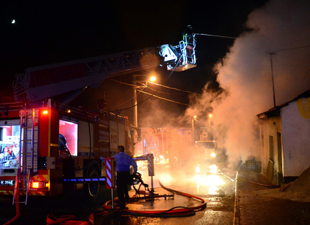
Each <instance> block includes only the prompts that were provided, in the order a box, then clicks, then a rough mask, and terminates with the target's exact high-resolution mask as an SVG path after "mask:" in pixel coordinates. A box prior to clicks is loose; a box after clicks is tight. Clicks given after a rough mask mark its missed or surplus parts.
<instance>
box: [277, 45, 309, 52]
mask: <svg viewBox="0 0 310 225" xmlns="http://www.w3.org/2000/svg"><path fill="white" fill-rule="evenodd" d="M309 47H310V45H304V46H298V47H293V48H284V49H279V50H276V51H274V52H275V53H276V52H284V51H291V50H296V49H301V48H309Z"/></svg>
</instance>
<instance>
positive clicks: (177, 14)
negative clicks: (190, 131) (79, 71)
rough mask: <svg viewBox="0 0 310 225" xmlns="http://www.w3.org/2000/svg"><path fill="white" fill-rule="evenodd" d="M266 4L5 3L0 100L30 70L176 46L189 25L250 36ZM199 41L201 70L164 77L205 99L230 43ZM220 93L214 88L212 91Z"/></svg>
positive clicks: (199, 0)
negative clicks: (250, 19)
mask: <svg viewBox="0 0 310 225" xmlns="http://www.w3.org/2000/svg"><path fill="white" fill-rule="evenodd" d="M265 2H266V1H262V0H253V1H248V0H239V1H228V0H226V1H225V0H219V1H204V0H196V1H195V0H192V1H185V0H181V1H163V0H159V1H145V0H143V1H142V0H134V1H117V0H114V1H54V0H53V1H44V0H41V1H13V0H8V1H7V0H2V1H1V3H0V18H1V19H0V23H1V29H2V32H1V33H2V38H1V40H2V41H1V43H2V46H1V68H0V73H1V78H2V82H1V89H2V93H3V92H6V93H8V92H11V91H12V90H11V84H12V81H13V79H14V76H15V75H16V74H18V73H23V72H24V70H25V69H27V68H29V67H34V66H40V65H47V64H52V63H58V62H65V61H70V60H76V59H83V58H88V57H94V56H100V55H107V54H111V53H120V52H125V51H129V50H136V49H142V48H146V47H156V46H160V45H162V44H172V45H177V44H178V42H179V41H180V40H181V39H182V31H183V30H184V29H185V28H186V26H187V25H188V24H190V25H192V27H193V32H197V33H206V34H218V35H226V36H233V37H237V36H239V35H240V34H241V33H242V32H243V31H245V29H246V28H245V27H244V23H245V21H246V20H247V15H248V14H249V13H250V12H251V11H252V10H253V9H255V8H258V7H261V6H262V5H264V3H265ZM13 19H14V20H15V21H16V22H15V23H14V24H12V20H13ZM197 41H198V42H197V49H196V50H197V59H198V66H197V67H196V68H195V69H194V70H191V71H188V72H185V73H174V74H172V75H171V78H170V79H169V80H166V78H167V76H168V75H169V74H170V72H163V75H162V76H163V79H162V80H161V81H162V83H163V84H165V85H168V86H173V87H176V88H180V89H183V90H188V91H193V92H200V91H201V89H202V88H203V87H204V85H205V84H206V83H207V82H208V81H210V80H211V81H215V79H216V75H215V74H214V73H213V72H212V67H213V65H214V64H215V63H216V62H217V61H219V60H220V59H221V58H222V57H224V56H225V54H226V53H227V51H228V48H229V46H231V45H232V44H233V40H231V39H221V38H215V37H202V36H198V38H197ZM217 85H218V84H217V83H216V82H213V86H214V88H218V86H217ZM106 95H107V94H106ZM177 100H180V99H177ZM185 101H187V100H185ZM187 103H188V102H187ZM169 104H171V103H169ZM167 107H168V106H167Z"/></svg>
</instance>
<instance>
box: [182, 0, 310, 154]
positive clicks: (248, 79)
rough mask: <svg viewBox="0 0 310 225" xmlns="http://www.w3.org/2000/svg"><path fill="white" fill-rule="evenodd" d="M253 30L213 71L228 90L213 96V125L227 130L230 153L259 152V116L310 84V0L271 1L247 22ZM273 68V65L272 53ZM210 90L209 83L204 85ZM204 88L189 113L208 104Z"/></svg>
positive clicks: (208, 100) (219, 134) (307, 87)
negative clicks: (207, 85)
mask: <svg viewBox="0 0 310 225" xmlns="http://www.w3.org/2000/svg"><path fill="white" fill-rule="evenodd" d="M245 26H246V27H247V28H250V29H251V31H250V32H245V33H243V34H242V35H241V36H240V37H239V38H237V39H236V40H235V43H234V45H233V46H232V47H231V49H230V51H229V53H228V54H227V55H226V56H225V58H224V59H223V62H221V63H218V64H217V65H216V66H215V67H214V70H215V72H216V73H218V78H217V80H218V82H219V83H220V85H221V87H222V88H223V89H224V90H225V92H224V93H223V94H225V95H223V94H221V95H220V97H221V99H220V98H216V99H215V100H213V101H212V103H211V106H212V107H213V118H212V122H213V126H214V128H215V129H216V128H219V127H221V129H222V130H223V129H224V130H226V131H227V133H226V134H225V132H224V133H217V137H216V138H217V139H223V140H224V145H225V147H226V148H227V152H228V154H229V156H230V158H231V159H232V160H233V159H234V158H238V157H240V156H241V157H242V158H243V159H245V158H246V157H247V156H249V155H254V156H256V157H259V150H258V148H257V141H258V137H257V133H255V129H254V128H255V121H256V115H257V114H259V113H262V112H265V111H267V110H269V109H270V108H273V107H274V102H273V88H272V79H271V78H272V75H271V74H272V71H273V74H274V88H275V100H276V105H277V106H279V105H281V104H283V103H285V102H288V101H290V100H292V99H294V98H295V97H297V96H298V95H299V94H301V93H303V92H304V91H306V90H308V89H309V88H310V64H309V59H310V2H309V1H308V0H298V1H290V0H272V1H270V2H268V3H267V4H266V5H265V6H263V7H262V8H260V9H257V10H254V11H253V12H252V13H250V14H249V16H248V20H247V22H246V24H245ZM268 53H275V55H272V65H273V70H271V60H270V54H268ZM205 89H207V88H205ZM210 99H212V96H211V95H210V93H208V92H205V93H204V95H203V97H202V98H201V99H199V100H198V103H196V104H195V105H193V106H192V107H190V108H189V109H188V110H187V115H194V112H197V111H200V110H201V108H199V106H201V105H208V104H210Z"/></svg>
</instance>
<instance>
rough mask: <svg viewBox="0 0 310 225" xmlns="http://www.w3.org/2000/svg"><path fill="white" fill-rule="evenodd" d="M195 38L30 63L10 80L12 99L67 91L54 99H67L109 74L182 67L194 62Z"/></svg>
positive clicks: (31, 98) (33, 99) (34, 98)
mask: <svg viewBox="0 0 310 225" xmlns="http://www.w3.org/2000/svg"><path fill="white" fill-rule="evenodd" d="M195 47H196V43H195V38H194V36H192V35H187V34H186V35H184V36H183V40H182V41H180V42H179V44H178V45H176V46H173V45H168V44H165V45H161V46H160V47H155V48H146V49H142V50H135V51H130V52H125V53H118V54H112V55H105V56H98V57H93V58H87V59H82V60H75V61H69V62H64V63H58V64H53V65H46V66H39V67H31V68H28V69H26V70H25V73H22V74H18V75H16V79H15V81H14V82H13V89H14V98H15V101H25V100H26V101H30V102H37V101H42V100H44V99H47V98H53V97H55V96H60V95H62V94H65V93H66V98H67V99H65V98H63V99H57V101H60V102H62V103H64V104H65V103H68V102H69V101H70V100H72V99H73V98H74V97H75V96H77V95H78V94H80V93H81V92H82V91H83V89H85V88H87V87H90V88H91V87H97V86H100V84H101V83H102V82H103V81H104V80H105V79H106V78H107V77H108V76H109V77H113V76H116V75H119V74H120V73H126V72H135V71H140V70H145V69H150V68H154V67H157V66H166V67H167V70H171V71H184V70H187V69H190V68H193V67H195V66H196V55H195Z"/></svg>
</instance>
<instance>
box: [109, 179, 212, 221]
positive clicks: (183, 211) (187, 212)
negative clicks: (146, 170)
mask: <svg viewBox="0 0 310 225" xmlns="http://www.w3.org/2000/svg"><path fill="white" fill-rule="evenodd" d="M159 184H160V186H161V187H162V188H164V189H166V190H168V191H170V192H173V193H176V194H178V195H182V196H186V197H189V198H193V199H196V200H198V201H201V204H200V205H198V206H194V207H184V206H176V207H173V208H171V209H168V210H129V209H120V211H121V212H122V213H123V214H127V215H133V216H145V217H185V216H193V215H195V211H199V210H202V209H204V208H205V207H206V205H207V203H206V201H205V200H204V199H202V198H200V197H197V196H194V195H191V194H188V193H184V192H180V191H177V190H173V189H171V188H167V187H165V186H164V185H163V184H162V183H161V182H160V181H159ZM131 199H136V198H131ZM116 201H118V200H117V199H116ZM110 204H111V200H109V201H107V202H106V203H105V204H104V205H103V208H104V209H105V210H107V211H111V210H113V209H112V208H111V206H110ZM116 210H117V209H116Z"/></svg>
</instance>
